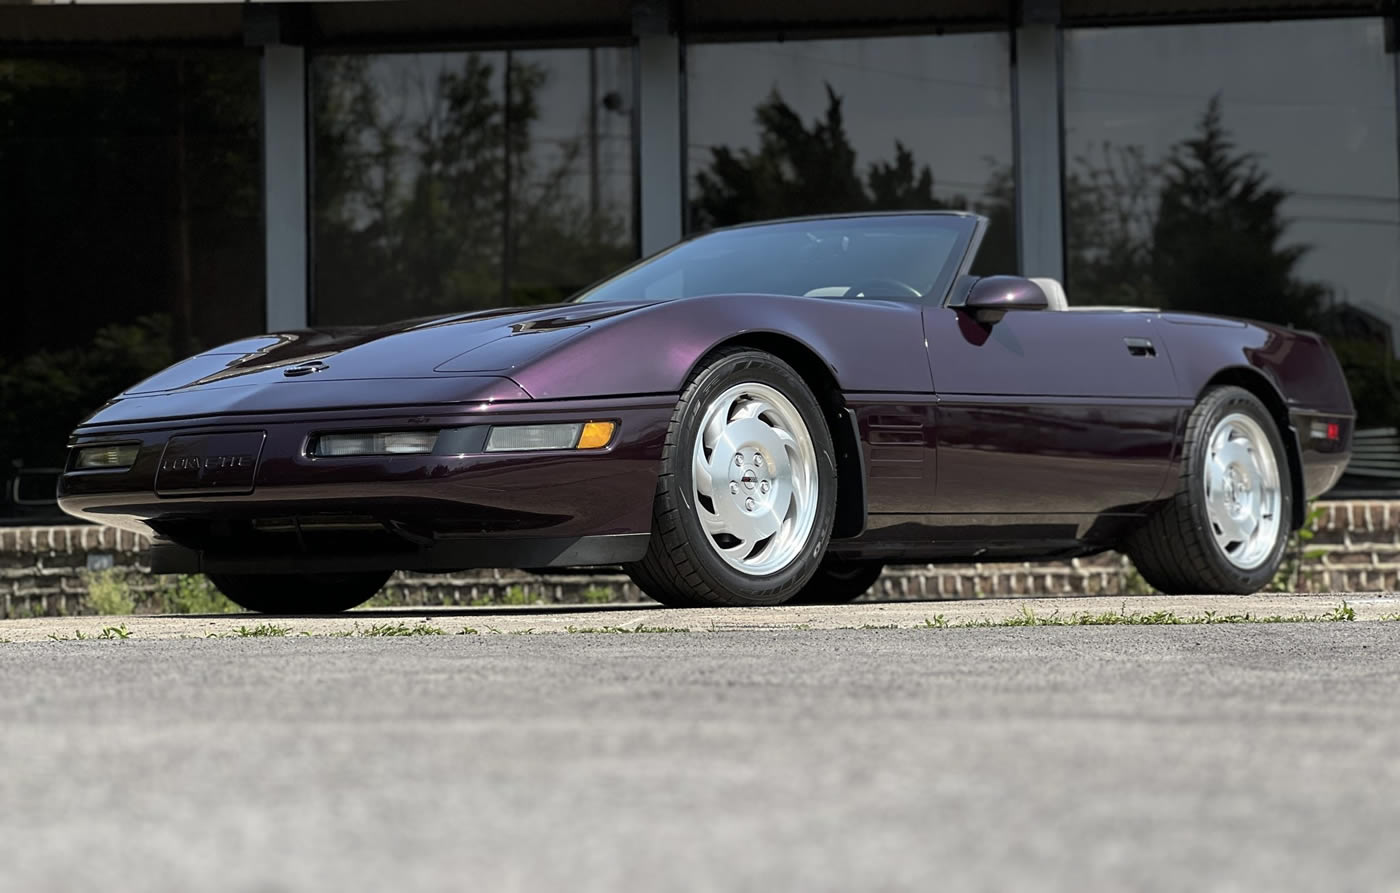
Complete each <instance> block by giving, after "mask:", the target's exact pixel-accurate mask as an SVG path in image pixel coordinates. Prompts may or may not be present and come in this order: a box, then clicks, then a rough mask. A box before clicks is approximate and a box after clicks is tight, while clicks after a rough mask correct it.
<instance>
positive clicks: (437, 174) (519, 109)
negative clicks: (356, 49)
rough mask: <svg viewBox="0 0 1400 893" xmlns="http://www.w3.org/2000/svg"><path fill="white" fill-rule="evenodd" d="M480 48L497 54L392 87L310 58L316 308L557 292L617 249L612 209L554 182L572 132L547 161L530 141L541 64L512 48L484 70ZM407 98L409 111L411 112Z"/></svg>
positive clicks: (427, 306) (530, 298) (358, 311)
mask: <svg viewBox="0 0 1400 893" xmlns="http://www.w3.org/2000/svg"><path fill="white" fill-rule="evenodd" d="M494 58H508V54H480V53H466V54H462V55H461V57H460V59H461V61H460V64H454V65H453V66H452V67H444V68H442V69H441V70H440V71H438V72H437V74H436V75H435V76H434V77H431V78H423V79H420V80H419V82H417V83H414V84H412V85H411V89H410V90H404V91H391V90H387V89H385V88H384V87H383V86H382V84H381V83H379V82H378V81H377V80H376V78H375V75H374V72H373V71H372V66H373V61H374V60H373V58H372V57H364V56H336V57H325V58H323V59H321V60H319V61H318V63H317V68H316V78H315V84H314V108H315V128H316V281H317V298H318V304H319V306H320V308H321V310H320V313H319V314H318V315H320V316H321V317H322V318H328V319H332V320H334V321H337V322H342V321H344V322H361V321H366V322H367V321H383V320H387V319H392V318H396V317H402V316H409V315H414V314H428V313H435V312H450V311H457V310H469V309H473V308H477V307H486V306H494V305H497V304H499V303H501V302H502V301H505V302H508V303H537V302H543V301H551V300H559V299H561V298H563V297H565V296H567V295H568V294H570V293H571V292H573V291H575V290H576V289H578V288H581V287H582V286H584V285H587V284H588V283H589V282H591V281H593V280H594V279H596V278H598V276H600V275H602V274H603V273H606V272H608V271H610V270H611V269H613V268H615V267H617V266H620V265H621V264H623V263H625V262H626V261H627V260H629V259H630V258H631V257H632V254H633V249H632V245H631V241H630V234H629V232H628V227H627V226H626V223H625V220H624V219H623V216H622V214H621V213H619V212H618V211H616V210H615V209H608V208H603V209H600V210H599V211H598V212H597V214H596V215H595V214H591V213H590V211H589V209H588V207H587V199H586V196H582V195H576V194H575V193H574V191H573V190H571V189H570V188H569V178H570V176H571V174H572V173H573V171H574V169H575V168H576V166H577V165H578V164H579V163H580V162H581V159H582V155H583V152H584V151H585V149H586V146H585V145H584V141H583V138H575V139H572V140H568V141H566V142H565V143H564V145H563V146H562V147H561V148H560V149H559V152H558V157H557V158H555V159H553V160H551V161H550V162H549V163H548V164H545V163H541V161H540V157H539V155H538V154H537V153H534V152H532V151H531V149H532V134H531V129H532V125H533V124H535V122H536V121H537V120H538V118H539V105H538V101H537V97H538V94H539V92H540V91H541V90H542V89H544V88H545V87H546V85H547V83H548V81H549V78H550V74H551V73H550V71H549V70H548V68H547V67H545V66H543V65H541V64H538V63H533V62H520V61H517V60H511V61H510V62H509V64H508V66H505V67H502V68H501V69H500V70H499V71H498V66H497V65H496V64H494V63H493V62H492V61H491V60H492V59H494ZM410 103H412V104H413V105H414V107H415V108H418V107H421V108H422V109H423V110H424V111H422V112H421V113H416V114H413V115H410V113H409V105H410ZM507 195H508V196H509V201H508V202H507V200H506V196H507Z"/></svg>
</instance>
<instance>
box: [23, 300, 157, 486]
mask: <svg viewBox="0 0 1400 893" xmlns="http://www.w3.org/2000/svg"><path fill="white" fill-rule="evenodd" d="M171 341H172V338H171V320H170V317H169V316H168V315H165V314H156V315H152V316H145V317H141V318H140V319H137V320H136V321H135V322H133V323H113V324H111V325H108V326H104V327H103V328H101V329H99V330H98V331H97V334H96V335H94V336H93V338H92V340H91V341H90V342H88V343H85V344H81V345H76V346H73V347H67V348H62V349H54V350H40V351H36V352H35V353H32V354H30V355H29V356H26V357H24V358H22V359H20V360H18V361H16V362H13V363H5V364H0V457H6V458H8V459H9V460H11V461H13V460H15V459H21V460H23V461H24V462H25V464H27V465H31V466H34V465H38V466H42V465H61V464H62V460H63V454H64V450H65V446H66V444H67V441H68V434H69V432H70V431H72V430H73V427H74V426H75V425H77V424H78V422H79V421H81V420H82V419H83V417H85V416H87V415H88V414H90V413H91V412H92V411H93V410H95V409H97V408H98V407H99V406H101V405H102V403H103V402H105V401H106V400H109V399H111V398H112V397H115V396H116V395H117V394H118V393H120V392H121V391H123V390H125V389H126V388H128V387H130V386H131V385H133V384H135V383H137V382H138V381H141V380H142V379H144V378H148V377H149V376H151V375H152V374H154V373H155V372H158V371H159V370H161V369H163V368H165V367H166V366H169V365H170V364H171V363H172V362H174V361H175V359H176V358H177V357H176V354H175V353H174V352H173V351H172V350H171ZM7 470H8V469H6V468H0V478H3V477H4V473H5V472H6V471H7Z"/></svg>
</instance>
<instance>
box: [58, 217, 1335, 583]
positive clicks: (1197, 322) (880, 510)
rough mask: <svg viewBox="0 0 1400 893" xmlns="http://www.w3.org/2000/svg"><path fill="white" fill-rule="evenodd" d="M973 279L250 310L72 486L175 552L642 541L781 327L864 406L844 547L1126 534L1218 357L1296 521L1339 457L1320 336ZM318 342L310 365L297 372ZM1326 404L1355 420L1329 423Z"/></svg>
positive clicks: (922, 550) (442, 564) (369, 552)
mask: <svg viewBox="0 0 1400 893" xmlns="http://www.w3.org/2000/svg"><path fill="white" fill-rule="evenodd" d="M930 216H933V215H930ZM939 221H940V222H939V225H942V226H947V225H950V224H949V223H948V222H947V218H944V217H940V218H939ZM956 221H958V222H956V223H954V224H952V225H957V226H966V227H968V228H969V230H971V229H974V228H979V227H981V226H984V222H982V221H980V219H979V218H975V217H972V216H962V217H958V218H956ZM964 269H965V267H964ZM961 284H962V286H963V287H961V288H960V287H959V286H957V285H955V286H954V287H953V288H952V289H951V290H950V292H949V296H948V298H947V300H946V301H945V300H943V296H942V295H938V296H937V297H936V298H931V299H929V300H930V301H931V302H930V303H924V302H920V301H919V300H916V299H910V300H894V299H888V300H872V299H861V300H854V299H840V298H808V297H798V296H787V295H772V294H719V295H710V296H702V297H692V298H686V299H683V300H670V301H659V302H645V301H632V302H625V303H588V304H577V305H562V306H553V307H535V308H524V309H521V308H517V309H507V310H496V311H489V312H486V313H476V314H465V315H459V316H453V317H447V318H443V319H436V320H418V321H413V322H409V323H404V324H400V325H397V326H385V327H379V328H374V329H355V330H339V331H302V332H287V333H279V334H275V335H269V336H266V337H263V338H252V339H246V340H245V341H242V342H238V343H236V344H233V345H227V346H225V347H223V348H219V349H216V350H213V351H210V352H208V353H205V354H201V355H200V356H197V357H194V358H191V359H189V360H186V361H184V362H182V363H178V364H176V365H175V366H172V367H171V368H170V369H167V370H166V371H164V372H162V373H160V374H158V375H156V376H154V377H153V378H152V379H150V380H148V381H146V382H143V383H142V384H141V385H138V386H136V387H133V388H132V389H131V390H129V391H128V392H127V393H125V394H123V395H121V396H120V397H119V398H118V399H116V400H113V401H112V402H110V403H108V404H107V405H106V406H104V407H103V408H102V409H101V410H99V411H98V412H97V413H96V414H94V415H93V416H92V417H91V418H90V419H88V420H87V421H85V422H84V423H83V424H82V425H81V426H80V427H79V428H78V429H77V431H75V432H74V434H73V438H72V441H71V445H72V446H74V447H79V446H84V445H96V444H105V443H109V442H116V441H122V442H139V443H140V444H141V450H140V452H139V454H138V456H137V459H136V462H135V464H134V465H132V466H131V467H130V468H128V469H121V470H94V471H82V470H70V471H68V472H67V473H66V474H65V475H64V476H63V479H62V482H61V489H60V504H61V505H62V506H63V508H64V509H65V510H66V511H68V512H70V513H71V514H74V515H76V516H78V517H81V518H85V519H88V520H92V521H97V522H99V523H104V524H110V525H114V526H117V527H122V528H125V529H129V530H135V531H139V532H144V533H154V534H155V536H156V543H157V548H156V551H155V555H154V557H153V564H154V566H155V569H156V570H206V571H208V570H215V571H219V570H222V571H273V570H289V569H291V570H305V571H312V570H337V571H342V570H350V569H378V568H385V569H387V568H404V569H429V570H431V569H440V570H447V569H455V568H464V567H476V566H516V567H542V566H548V565H552V564H610V563H618V562H625V561H631V560H635V559H637V558H639V557H640V556H641V554H642V553H643V552H644V551H645V549H646V543H647V538H648V536H649V534H650V529H651V503H652V495H653V493H654V491H655V489H656V481H657V474H658V470H659V465H660V455H661V449H662V445H663V442H664V440H665V436H666V430H667V425H668V423H669V420H670V418H671V414H672V410H673V408H674V406H675V402H676V399H677V395H678V394H679V392H680V391H681V389H682V387H683V385H684V383H685V381H686V379H687V376H689V375H690V373H691V372H692V370H694V369H695V368H697V365H698V364H700V363H701V362H702V361H703V360H704V358H705V357H706V356H707V355H709V354H711V353H712V352H713V351H715V350H716V349H717V348H719V347H722V346H725V345H732V344H743V345H748V346H752V347H757V348H760V349H763V350H766V351H769V352H771V353H774V354H777V355H778V356H780V357H782V358H784V359H785V360H786V361H787V362H788V363H789V364H791V365H793V366H794V367H796V368H797V369H798V370H800V371H801V372H802V373H803V375H804V377H807V378H808V379H809V382H810V383H811V384H812V385H814V386H817V387H820V386H823V385H826V384H829V385H831V386H832V387H834V388H835V389H836V390H837V392H838V393H839V395H840V403H841V405H842V406H843V407H844V409H843V411H842V412H841V413H840V414H838V415H837V416H836V417H833V418H829V419H828V420H827V421H828V425H829V427H830V428H831V429H832V430H833V432H834V440H835V441H836V442H837V445H838V451H841V444H843V443H847V444H848V449H846V450H845V451H844V452H845V455H843V456H842V457H841V462H842V463H844V466H843V471H842V474H841V481H842V483H841V488H840V494H839V497H838V499H839V506H840V507H839V509H838V522H837V528H838V529H837V532H836V536H835V538H834V539H833V540H832V544H831V550H832V551H833V552H836V553H841V554H846V555H851V556H859V557H870V558H882V559H889V560H909V561H914V560H917V561H924V560H942V559H956V558H968V557H972V556H980V557H984V558H989V559H990V558H1008V559H1010V558H1018V559H1019V558H1031V557H1037V556H1050V555H1060V556H1072V555H1077V554H1086V553H1089V552H1093V551H1096V550H1099V549H1102V548H1105V547H1106V546H1109V545H1111V544H1112V543H1113V542H1114V541H1115V540H1116V539H1117V538H1118V537H1119V536H1121V535H1122V533H1123V531H1125V530H1127V529H1130V528H1131V527H1132V526H1133V525H1135V524H1139V523H1141V520H1142V518H1143V516H1144V514H1145V513H1147V512H1149V511H1150V510H1151V509H1152V508H1153V507H1154V506H1155V505H1156V504H1158V503H1159V502H1160V501H1161V500H1163V499H1165V498H1167V497H1168V496H1169V495H1170V486H1169V482H1170V481H1172V480H1174V478H1175V474H1176V471H1177V468H1178V463H1179V462H1180V458H1181V441H1182V435H1183V432H1184V425H1185V419H1186V416H1187V414H1188V412H1189V410H1190V409H1191V407H1192V406H1193V404H1194V403H1195V401H1196V399H1197V397H1198V396H1199V395H1200V394H1201V393H1202V392H1203V391H1204V390H1205V389H1206V388H1207V387H1208V386H1210V385H1212V384H1217V383H1230V384H1237V385H1241V386H1244V387H1246V388H1248V389H1250V390H1252V391H1254V392H1255V393H1256V394H1257V395H1259V396H1260V398H1261V399H1263V400H1264V402H1265V404H1266V405H1267V406H1268V407H1269V408H1270V409H1271V411H1272V412H1273V413H1274V415H1275V417H1276V419H1277V421H1278V422H1279V423H1280V429H1281V430H1282V431H1283V434H1284V440H1285V442H1286V447H1287V449H1288V450H1289V452H1290V455H1289V457H1288V460H1289V465H1290V471H1291V472H1292V473H1291V475H1290V477H1292V478H1293V479H1294V480H1295V481H1296V482H1297V490H1296V492H1295V499H1294V505H1295V515H1299V517H1295V518H1294V519H1292V521H1293V523H1294V524H1297V523H1299V522H1300V520H1301V516H1300V513H1301V511H1302V506H1303V505H1304V500H1305V499H1306V498H1312V497H1315V496H1317V495H1319V494H1320V493H1321V492H1323V491H1324V490H1326V489H1327V488H1328V487H1330V486H1331V485H1332V483H1334V482H1335V480H1336V479H1337V477H1338V476H1340V474H1341V472H1342V470H1343V468H1344V467H1345V464H1346V461H1347V458H1348V455H1349V444H1350V438H1351V433H1352V427H1353V426H1352V417H1353V410H1352V406H1351V400H1350V397H1349V395H1348V392H1347V389H1346V384H1345V381H1344V379H1343V377H1342V374H1341V370H1340V368H1339V366H1338V364H1337V362H1336V359H1335V358H1334V357H1333V355H1332V353H1331V351H1330V350H1329V349H1328V348H1327V346H1326V345H1325V344H1324V343H1323V342H1322V340H1321V339H1320V338H1318V337H1317V336H1315V335H1312V334H1309V333H1304V332H1297V331H1292V330H1287V329H1283V328H1278V327H1274V326H1266V325H1262V324H1257V323H1246V322H1240V321H1235V320H1225V319H1220V318H1214V317H1206V316H1197V315H1188V314H1180V313H1158V312H1148V311H1129V310H1118V309H1103V310H1093V309H1088V310H1085V309H1079V310H1074V309H1072V310H1070V311H1044V310H1033V311H1032V310H1024V309H1008V310H1007V312H1005V313H1004V314H999V316H998V318H996V319H994V320H990V321H989V320H988V319H987V318H985V317H983V318H979V314H980V311H979V309H978V308H977V307H975V306H974V307H967V306H963V305H962V300H960V296H961V298H962V299H965V298H966V296H967V295H968V293H969V291H970V290H971V289H970V287H968V286H969V285H970V283H968V282H962V283H961ZM1000 285H1001V286H1004V288H1003V289H1002V293H1003V294H1004V295H1005V296H1006V299H1005V303H1006V305H1007V306H1008V307H1009V308H1010V307H1012V305H1015V304H1017V303H1018V302H1022V303H1024V302H1025V301H1027V300H1029V301H1030V302H1031V303H1035V299H1036V297H1037V295H1038V292H1039V289H1038V287H1036V286H1033V285H1031V284H1029V283H1028V282H1027V281H1026V280H1017V279H1014V277H1006V281H1005V282H1004V283H1000ZM1040 298H1041V300H1043V296H1040ZM994 315H996V314H994ZM1143 344H1149V345H1150V346H1151V351H1145V350H1143V349H1142V345H1143ZM1134 345H1136V348H1135V347H1134ZM303 368H306V369H310V368H315V370H316V371H314V372H309V373H308V374H304V375H293V374H291V373H293V372H295V371H297V370H300V369H303ZM594 419H611V420H616V421H617V423H618V431H617V434H616V436H615V437H614V439H613V441H612V442H611V444H610V445H609V446H608V447H606V448H605V449H600V450H591V451H566V452H558V453H539V454H529V453H502V454H488V453H484V452H479V453H471V454H443V455H438V454H432V455H402V456H363V457H344V458H313V457H311V456H308V455H307V444H308V443H309V442H310V440H311V439H312V438H314V437H315V436H316V435H317V434H319V433H323V432H327V431H336V432H345V431H366V432H369V431H393V430H403V429H413V428H431V429H446V428H454V429H455V428H465V427H470V426H490V425H497V424H507V423H545V422H583V421H588V420H594ZM1316 420H1323V421H1324V422H1325V423H1326V424H1334V425H1336V426H1337V428H1336V431H1337V434H1338V436H1337V438H1336V439H1331V440H1323V441H1314V440H1313V439H1312V438H1311V437H1310V435H1309V431H1310V430H1311V424H1312V422H1314V421H1316ZM843 436H844V438H845V439H844V440H843ZM249 457H251V462H252V464H251V465H249V464H247V463H248V460H249ZM181 463H185V464H183V465H182V464H181ZM191 463H192V464H191Z"/></svg>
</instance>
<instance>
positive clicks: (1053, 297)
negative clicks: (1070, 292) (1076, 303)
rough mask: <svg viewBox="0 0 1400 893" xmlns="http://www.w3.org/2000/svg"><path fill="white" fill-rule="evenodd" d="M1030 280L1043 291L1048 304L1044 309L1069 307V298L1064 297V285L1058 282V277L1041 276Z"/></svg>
mask: <svg viewBox="0 0 1400 893" xmlns="http://www.w3.org/2000/svg"><path fill="white" fill-rule="evenodd" d="M1031 281H1032V282H1034V283H1035V284H1036V285H1038V286H1040V290H1041V291H1043V292H1045V300H1046V301H1047V302H1048V304H1049V305H1048V306H1047V307H1046V308H1045V309H1046V310H1068V309H1069V298H1067V297H1065V287H1064V286H1063V285H1061V284H1060V281H1059V280H1058V279H1050V278H1048V277H1041V278H1039V279H1031Z"/></svg>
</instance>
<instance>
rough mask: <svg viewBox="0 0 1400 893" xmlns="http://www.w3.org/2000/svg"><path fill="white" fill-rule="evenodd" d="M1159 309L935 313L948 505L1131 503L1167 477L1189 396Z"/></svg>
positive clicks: (933, 339) (940, 508)
mask: <svg viewBox="0 0 1400 893" xmlns="http://www.w3.org/2000/svg"><path fill="white" fill-rule="evenodd" d="M1153 317H1154V314H1151V313H1139V312H1132V311H1118V310H1105V311H1053V310H1041V311H1037V310H1012V311H1009V312H1007V313H1006V314H1005V316H1004V317H1003V318H1002V319H1001V320H1000V321H998V322H995V323H992V324H989V325H988V324H983V323H981V322H978V321H977V320H976V319H975V318H974V317H973V316H972V315H971V314H970V313H968V312H966V311H963V310H959V309H953V308H947V307H930V308H928V309H926V310H925V313H924V332H925V339H926V342H927V344H928V351H929V365H930V368H931V370H932V373H933V387H934V391H935V393H936V394H937V396H938V408H937V411H936V417H935V438H936V446H937V463H938V473H937V482H936V485H935V511H936V512H938V513H976V514H1004V513H1015V514H1034V515H1058V514H1095V515H1099V514H1106V513H1114V512H1131V511H1133V510H1135V509H1136V508H1137V507H1138V506H1140V505H1141V504H1142V503H1144V502H1149V501H1151V500H1153V499H1156V498H1157V496H1158V494H1159V493H1160V492H1161V490H1162V487H1163V484H1164V482H1165V477H1166V472H1167V468H1168V466H1169V464H1170V462H1171V458H1172V452H1173V449H1174V444H1175V441H1176V430H1177V425H1178V423H1179V421H1180V417H1181V413H1182V409H1183V407H1184V406H1188V405H1189V401H1187V400H1183V399H1182V398H1181V397H1180V395H1179V394H1178V388H1177V384H1176V380H1175V377H1174V376H1173V374H1172V368H1171V359H1170V357H1168V356H1167V351H1166V345H1165V343H1164V339H1163V338H1161V337H1159V336H1158V334H1157V332H1156V331H1155V330H1156V329H1157V328H1158V325H1157V323H1156V322H1155V321H1154V318H1153Z"/></svg>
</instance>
